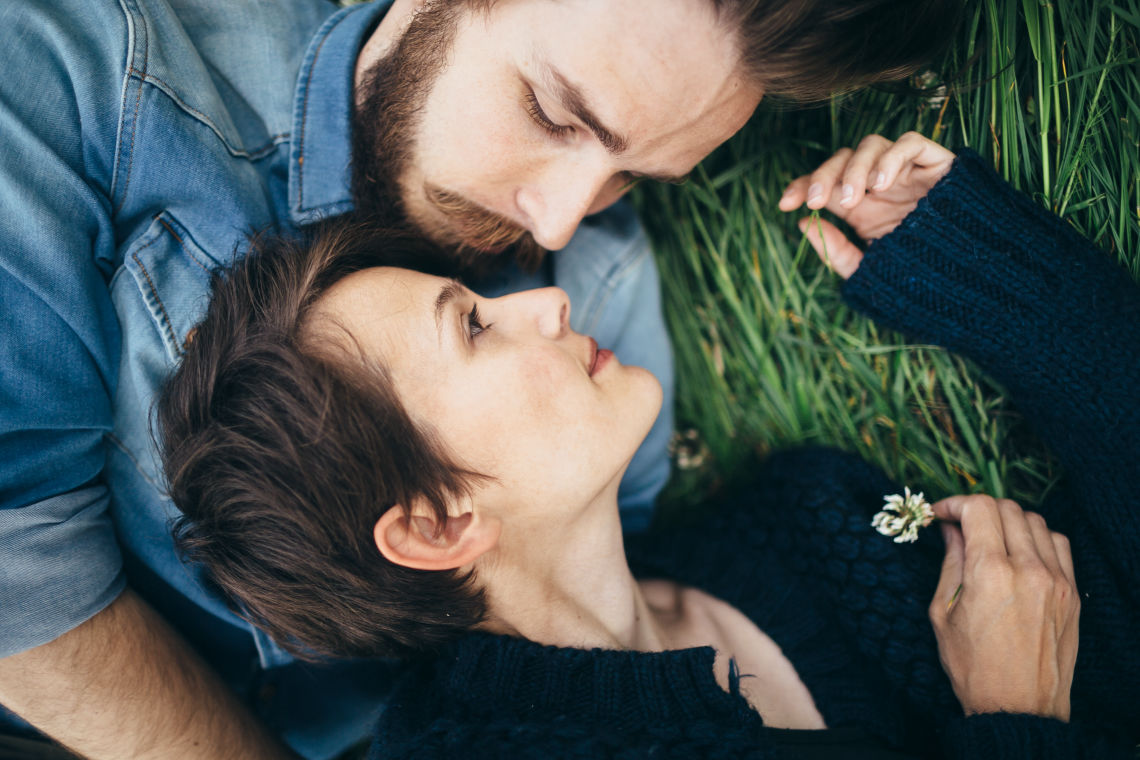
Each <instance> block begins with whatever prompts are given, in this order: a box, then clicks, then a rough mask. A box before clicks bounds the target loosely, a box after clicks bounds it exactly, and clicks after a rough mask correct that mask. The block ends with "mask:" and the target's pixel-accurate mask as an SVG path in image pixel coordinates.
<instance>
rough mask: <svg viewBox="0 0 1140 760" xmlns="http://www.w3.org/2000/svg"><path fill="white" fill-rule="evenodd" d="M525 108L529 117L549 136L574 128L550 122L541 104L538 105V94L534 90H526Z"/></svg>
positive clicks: (558, 134)
mask: <svg viewBox="0 0 1140 760" xmlns="http://www.w3.org/2000/svg"><path fill="white" fill-rule="evenodd" d="M526 110H527V113H529V114H530V118H531V119H533V120H534V123H535V124H537V125H538V126H540V127H542V128H543V129H545V130H546V131H547V132H548V133H549V134H550V135H551V137H561V136H562V135H564V134H566V133H567V132H570V131H571V130H573V129H574V128H573V127H570V126H567V125H565V124H555V123H554V122H552V121H551V120H550V117H549V116H547V115H546V111H543V110H542V106H541V105H539V102H538V96H537V95H535V94H534V90H530V91H528V92H527V95H526Z"/></svg>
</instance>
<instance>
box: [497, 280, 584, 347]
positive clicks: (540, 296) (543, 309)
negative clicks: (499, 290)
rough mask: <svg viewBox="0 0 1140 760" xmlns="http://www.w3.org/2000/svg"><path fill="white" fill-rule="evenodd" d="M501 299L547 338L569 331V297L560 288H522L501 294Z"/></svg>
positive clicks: (559, 335) (558, 336)
mask: <svg viewBox="0 0 1140 760" xmlns="http://www.w3.org/2000/svg"><path fill="white" fill-rule="evenodd" d="M503 300H504V301H505V302H508V304H509V307H510V308H512V309H517V310H518V311H519V312H520V313H521V316H524V320H523V322H524V323H529V324H530V325H532V328H531V329H534V330H537V332H538V334H539V335H541V336H542V337H543V338H546V339H547V340H558V339H559V338H562V337H564V336H566V335H567V334H568V333H569V332H570V297H569V296H568V295H566V291H565V290H563V289H562V288H554V287H551V288H536V289H534V290H523V291H521V292H518V293H512V294H510V295H507V296H503Z"/></svg>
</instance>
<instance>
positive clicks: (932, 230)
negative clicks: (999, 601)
mask: <svg viewBox="0 0 1140 760" xmlns="http://www.w3.org/2000/svg"><path fill="white" fill-rule="evenodd" d="M844 297H845V299H846V300H847V301H848V302H849V303H850V304H852V305H853V306H854V307H856V308H858V309H860V310H862V311H864V312H865V313H867V314H868V315H869V316H871V317H873V318H874V319H876V320H877V321H879V322H881V323H883V324H886V325H888V326H890V327H894V328H896V329H898V330H900V331H902V332H903V333H905V334H907V335H908V336H910V337H911V338H913V339H916V340H918V341H921V342H927V343H935V344H938V345H942V346H945V347H946V348H948V349H950V350H952V351H955V352H956V353H959V354H961V355H963V356H965V357H967V358H969V359H971V360H973V361H974V362H976V363H977V364H978V365H979V366H980V367H981V369H983V370H984V371H985V372H987V373H988V374H989V375H990V376H991V377H993V378H994V379H996V380H997V381H998V382H1000V383H1001V384H1002V385H1004V386H1005V388H1006V389H1007V390H1008V392H1009V394H1010V396H1011V398H1012V400H1013V403H1014V404H1015V405H1016V406H1017V408H1018V409H1019V411H1020V412H1021V413H1022V414H1023V415H1024V416H1025V418H1026V420H1027V423H1028V424H1029V425H1030V426H1031V428H1032V429H1033V430H1034V432H1035V433H1036V434H1037V435H1038V436H1039V437H1040V438H1041V439H1042V440H1043V441H1044V442H1045V443H1046V444H1047V445H1048V446H1049V447H1050V449H1051V450H1052V451H1053V453H1054V454H1055V455H1056V456H1057V457H1058V458H1059V459H1060V460H1061V462H1062V464H1063V466H1064V468H1065V473H1066V475H1065V478H1064V480H1063V482H1062V484H1061V485H1060V486H1059V487H1058V488H1056V489H1055V490H1054V492H1053V493H1052V494H1051V496H1050V498H1049V499H1048V501H1046V502H1045V504H1043V505H1040V507H1039V508H1040V510H1041V512H1042V514H1043V515H1044V516H1045V517H1046V519H1047V520H1048V521H1049V524H1050V526H1051V527H1053V528H1054V529H1055V530H1059V531H1060V532H1062V533H1065V534H1066V535H1067V536H1069V538H1070V541H1071V542H1072V549H1073V556H1074V562H1075V564H1076V566H1077V586H1078V589H1079V590H1080V592H1081V594H1082V598H1083V606H1082V611H1081V652H1080V655H1079V658H1078V662H1077V672H1076V677H1075V680H1074V685H1073V714H1074V721H1073V722H1072V723H1061V722H1059V721H1055V720H1049V719H1044V718H1039V717H1034V716H1027V715H1005V714H990V715H978V716H972V717H969V718H963V717H956V718H953V719H951V720H949V721H948V722H947V723H945V725H944V727H943V729H944V731H945V739H946V744H947V750H948V751H949V755H950V756H951V757H961V758H967V757H993V758H1007V757H1045V758H1083V757H1113V756H1123V757H1128V756H1130V755H1131V749H1130V747H1129V743H1130V740H1129V739H1127V738H1126V737H1121V738H1120V739H1119V740H1116V739H1114V738H1113V737H1112V736H1110V734H1109V733H1107V732H1106V731H1104V730H1102V728H1103V727H1104V726H1114V725H1115V726H1127V725H1134V724H1135V717H1136V716H1135V708H1134V707H1123V706H1124V705H1135V704H1136V703H1137V702H1136V694H1135V693H1134V692H1136V691H1137V689H1136V686H1135V684H1136V683H1137V682H1138V681H1140V679H1138V678H1136V677H1135V676H1136V675H1137V674H1138V673H1140V658H1138V657H1137V655H1136V654H1135V651H1134V646H1133V645H1132V643H1131V642H1130V641H1128V639H1129V636H1128V631H1131V630H1135V627H1136V625H1137V620H1138V619H1140V612H1138V610H1140V601H1138V600H1140V592H1138V589H1140V583H1137V581H1138V580H1140V509H1138V508H1137V506H1138V505H1137V499H1136V498H1135V496H1134V494H1133V493H1132V492H1131V486H1132V485H1133V482H1134V481H1135V480H1136V475H1137V473H1138V469H1137V465H1136V456H1137V453H1138V452H1140V395H1138V394H1137V393H1136V392H1135V389H1136V388H1138V387H1140V359H1138V357H1140V289H1137V287H1136V285H1135V283H1134V282H1132V280H1131V279H1130V278H1129V276H1128V275H1127V273H1125V272H1124V271H1123V270H1122V269H1120V268H1119V267H1117V266H1116V265H1115V264H1113V263H1112V261H1111V260H1110V257H1109V256H1108V255H1106V254H1105V253H1103V252H1101V251H1099V250H1097V249H1096V248H1095V247H1094V246H1092V245H1091V244H1090V243H1089V242H1088V241H1087V240H1085V239H1083V238H1081V237H1080V236H1079V235H1077V234H1076V233H1075V232H1074V231H1073V230H1072V229H1071V228H1070V226H1069V225H1067V224H1066V223H1064V222H1062V221H1061V220H1060V219H1058V218H1057V217H1055V216H1053V215H1052V214H1050V213H1049V212H1048V211H1047V210H1046V209H1044V208H1041V207H1040V206H1038V205H1037V204H1036V203H1034V202H1032V201H1031V200H1030V199H1028V198H1027V197H1025V196H1024V195H1022V194H1020V193H1018V192H1016V191H1015V190H1013V189H1012V188H1010V187H1009V186H1008V185H1007V184H1005V183H1004V182H1003V181H1002V180H1001V179H1000V178H999V177H998V176H997V175H996V174H994V173H993V171H992V170H990V168H989V167H988V166H986V165H985V163H984V161H983V160H982V159H981V157H979V156H978V155H977V154H974V153H972V152H969V151H966V152H963V153H962V155H960V156H959V157H958V159H957V160H956V161H955V163H954V166H953V168H952V169H951V171H950V172H949V173H948V174H947V175H946V176H945V177H944V178H943V179H942V180H941V181H940V182H939V183H938V184H937V185H936V186H935V187H934V188H933V189H932V190H931V191H930V193H928V194H927V196H926V197H925V198H924V199H922V200H921V201H920V202H919V203H918V205H917V207H916V208H915V210H914V211H913V212H912V213H911V214H910V215H909V216H907V218H906V219H904V220H903V222H902V223H901V224H900V225H899V226H898V228H896V229H895V230H894V231H893V232H891V233H890V234H888V235H886V236H884V237H883V238H882V239H881V240H879V241H877V242H875V243H873V244H872V245H871V246H870V247H869V248H868V250H867V254H866V257H865V258H864V260H863V263H862V264H861V265H860V267H859V269H858V270H857V271H856V272H855V274H854V275H853V276H852V277H851V279H850V280H848V282H847V283H846V285H845V288H844ZM1078 705H1081V706H1082V707H1083V709H1082V710H1081V711H1080V712H1081V715H1078ZM1082 716H1083V717H1085V718H1088V719H1091V720H1092V723H1082V722H1081V717H1082ZM1094 724H1095V725H1094ZM1132 741H1134V740H1132ZM1114 752H1115V754H1113V753H1114Z"/></svg>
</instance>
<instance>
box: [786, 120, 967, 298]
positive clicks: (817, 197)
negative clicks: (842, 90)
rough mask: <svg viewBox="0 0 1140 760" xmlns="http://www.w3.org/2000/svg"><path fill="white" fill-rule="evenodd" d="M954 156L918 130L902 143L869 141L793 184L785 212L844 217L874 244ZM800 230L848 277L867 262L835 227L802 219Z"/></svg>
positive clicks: (872, 137) (871, 137) (869, 138)
mask: <svg viewBox="0 0 1140 760" xmlns="http://www.w3.org/2000/svg"><path fill="white" fill-rule="evenodd" d="M953 162H954V154H953V153H951V152H950V151H948V150H947V149H946V148H943V147H942V146H941V145H939V144H938V143H936V142H933V141H932V140H928V139H927V138H925V137H923V136H922V135H920V134H918V133H917V132H907V133H906V134H905V135H903V136H902V137H900V138H899V139H898V141H897V142H891V141H890V140H888V139H886V138H885V137H880V136H879V135H868V136H867V137H864V138H863V140H862V141H861V142H860V143H859V145H858V147H856V148H855V150H851V149H850V148H844V149H842V150H840V151H839V152H838V153H836V154H835V155H834V156H832V157H831V158H829V159H828V160H827V161H825V162H824V163H823V165H822V166H820V167H819V168H818V169H816V170H815V171H814V172H812V173H811V174H809V175H804V176H803V177H799V178H797V179H795V180H793V181H792V183H791V184H789V185H788V188H787V189H786V190H785V191H784V195H783V197H781V198H780V204H779V207H780V210H781V211H794V210H795V209H797V208H799V207H800V205H801V204H803V203H805V202H806V203H807V206H808V208H810V209H822V208H826V209H827V210H828V211H830V212H832V213H833V214H835V215H836V216H838V217H839V218H840V219H843V220H844V221H846V222H847V223H848V224H850V225H851V227H852V228H853V229H854V230H855V233H856V234H857V235H859V237H860V238H862V239H863V240H875V239H877V238H880V237H882V236H883V235H886V234H887V233H888V232H890V231H891V230H893V229H894V228H895V227H897V226H898V224H899V222H901V221H902V220H903V218H904V217H905V216H906V215H907V214H909V213H910V212H911V211H913V210H914V207H915V205H917V204H918V201H919V200H920V199H921V198H922V197H923V196H925V195H926V194H927V193H928V192H930V188H932V187H934V185H935V183H937V182H938V180H940V179H942V177H943V176H945V174H946V172H948V171H950V165H951V164H952V163H953ZM799 225H800V229H801V230H802V231H803V232H804V233H805V234H806V235H807V238H808V241H809V242H810V243H811V245H812V247H813V248H815V251H816V253H818V254H819V256H820V258H822V259H823V260H824V262H826V263H827V264H828V266H830V267H831V268H832V269H834V270H835V271H836V272H837V273H839V275H840V276H841V277H843V279H845V280H846V279H847V278H848V277H850V276H851V275H852V274H853V273H854V272H855V270H856V269H858V267H859V263H860V262H861V261H862V260H863V251H862V250H860V249H859V248H858V247H857V246H856V245H855V244H854V243H852V242H851V241H850V240H848V239H847V238H846V237H844V235H843V233H841V232H840V231H839V230H838V229H837V228H836V227H835V226H834V225H833V224H830V223H829V222H825V221H823V220H820V221H819V222H818V224H817V223H815V222H812V221H811V220H810V219H801V220H800V222H799Z"/></svg>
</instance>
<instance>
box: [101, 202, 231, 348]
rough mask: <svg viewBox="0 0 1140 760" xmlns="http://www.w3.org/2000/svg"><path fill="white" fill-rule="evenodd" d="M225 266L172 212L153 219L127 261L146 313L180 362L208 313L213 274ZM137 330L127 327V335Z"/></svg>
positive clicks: (130, 326)
mask: <svg viewBox="0 0 1140 760" xmlns="http://www.w3.org/2000/svg"><path fill="white" fill-rule="evenodd" d="M219 266H220V263H219V262H218V261H217V260H215V259H214V258H213V257H211V256H210V255H209V254H207V253H206V252H205V250H203V249H202V248H201V247H200V246H199V245H198V244H197V243H195V242H194V238H193V237H192V236H191V235H190V233H189V231H188V230H186V228H185V227H183V226H182V224H180V223H179V222H178V220H177V219H175V218H174V216H173V215H171V214H170V213H169V212H163V213H161V214H159V215H158V216H156V217H155V218H154V221H153V222H152V223H151V225H150V226H149V227H148V228H147V230H146V231H145V232H144V233H143V234H142V235H141V236H140V237H139V238H137V239H136V240H135V241H134V243H133V244H132V245H131V247H130V248H129V249H128V250H127V251H126V252H125V254H124V257H123V268H124V270H126V272H128V273H129V274H130V276H131V278H132V279H133V280H134V283H135V285H136V286H137V288H138V292H139V294H140V296H141V299H142V304H143V306H144V307H145V311H146V313H147V314H149V317H150V319H151V321H152V322H153V324H154V328H155V330H156V331H157V333H158V335H159V338H160V339H161V341H162V344H163V347H164V349H165V350H166V356H167V359H168V360H169V361H171V362H177V361H178V360H179V359H180V358H181V357H182V353H183V351H184V349H185V346H186V340H187V338H188V336H190V334H191V331H192V330H193V329H194V326H195V325H196V324H198V322H199V321H201V319H202V317H203V316H204V315H205V313H206V306H207V304H208V302H209V296H210V275H211V273H212V272H214V271H215V270H216V269H218V267H219ZM137 327H139V326H138V325H123V329H124V331H129V330H132V329H137Z"/></svg>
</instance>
